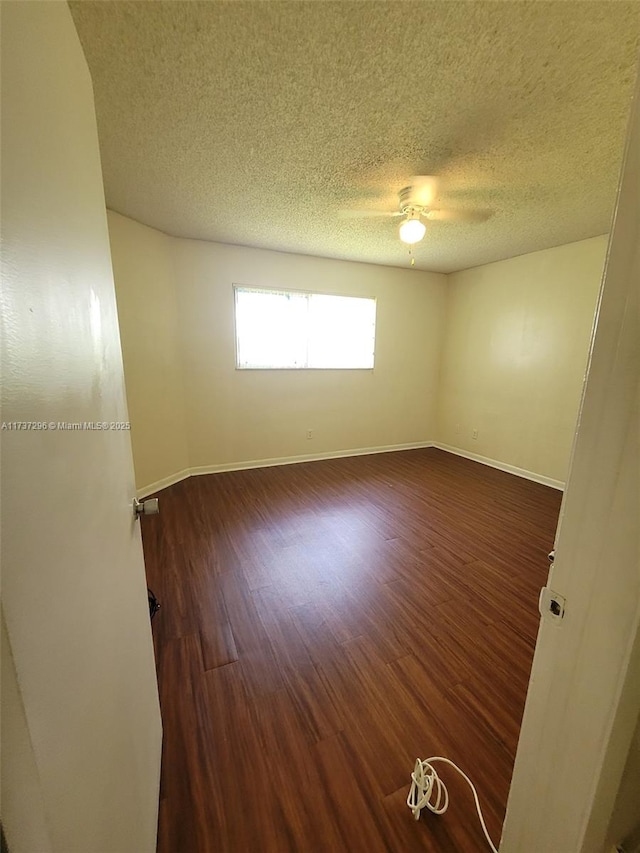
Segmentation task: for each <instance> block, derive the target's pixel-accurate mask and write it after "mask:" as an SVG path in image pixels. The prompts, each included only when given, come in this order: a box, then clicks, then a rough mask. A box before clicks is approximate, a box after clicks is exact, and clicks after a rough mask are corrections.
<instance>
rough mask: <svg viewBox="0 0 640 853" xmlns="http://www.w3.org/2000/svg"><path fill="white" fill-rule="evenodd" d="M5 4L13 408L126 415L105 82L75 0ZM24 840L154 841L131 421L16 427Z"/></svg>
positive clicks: (13, 812) (42, 416) (9, 759)
mask: <svg viewBox="0 0 640 853" xmlns="http://www.w3.org/2000/svg"><path fill="white" fill-rule="evenodd" d="M0 13H1V15H2V239H3V247H2V248H3V265H2V274H3V282H2V284H3V287H2V297H1V298H2V311H1V312H0V316H1V319H2V332H3V334H2V371H3V376H2V420H3V421H5V422H8V423H11V422H18V423H31V424H35V425H37V424H38V423H46V424H47V425H48V424H49V423H50V422H53V423H54V424H57V423H58V422H63V423H64V422H71V423H75V422H79V423H82V422H91V421H93V422H126V421H127V419H128V418H127V408H126V402H125V394H124V383H123V373H122V357H121V352H120V339H119V335H118V322H117V312H116V304H115V293H114V286H113V277H112V272H111V261H110V256H109V240H108V232H107V222H106V214H105V203H104V193H103V187H102V174H101V169H100V157H99V150H98V137H97V130H96V121H95V114H94V108H93V95H92V88H91V79H90V77H89V72H88V69H87V66H86V63H85V59H84V56H83V53H82V49H81V46H80V42H79V40H78V37H77V34H76V30H75V27H74V24H73V21H72V19H71V15H70V12H69V8H68V5H67V4H66V3H64V2H53V0H52V2H41V3H38V2H30V3H29V2H10V3H2V4H1V6H0ZM0 436H1V440H2V615H3V630H4V627H5V625H6V635H5V636H4V637H3V648H2V667H3V669H2V678H3V684H2V687H3V691H2V705H3V715H2V746H3V749H2V753H3V755H2V757H3V768H2V771H3V772H2V786H3V792H2V793H3V796H2V823H3V827H4V831H5V834H6V838H7V842H8V846H9V849H10V850H11V853H46V851H48V850H49V849H50V850H51V851H54V853H152V851H155V849H156V844H155V840H156V825H157V813H158V791H159V772H160V747H161V723H160V709H159V703H158V691H157V684H156V679H155V668H154V660H153V645H152V638H151V629H150V623H149V611H148V603H147V597H146V583H145V577H144V563H143V558H142V545H141V541H140V531H139V525H138V524H137V523H136V522H134V520H133V513H132V507H131V501H132V498H133V492H134V477H133V466H132V459H131V442H130V438H129V433H128V432H126V431H115V430H114V431H110V430H109V431H106V430H105V431H103V430H86V431H75V430H73V431H63V430H57V429H47V430H42V429H31V430H27V429H22V430H2V431H1V432H0Z"/></svg>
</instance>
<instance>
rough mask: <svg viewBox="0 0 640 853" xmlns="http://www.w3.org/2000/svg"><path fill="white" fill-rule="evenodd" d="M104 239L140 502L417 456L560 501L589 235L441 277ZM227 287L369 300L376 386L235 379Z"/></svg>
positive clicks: (593, 273)
mask: <svg viewBox="0 0 640 853" xmlns="http://www.w3.org/2000/svg"><path fill="white" fill-rule="evenodd" d="M109 229H110V238H111V248H112V256H113V266H114V275H115V280H116V290H117V295H118V311H119V317H120V324H121V333H122V340H123V352H124V362H125V373H126V381H127V396H128V400H129V410H130V416H131V422H132V439H133V447H134V456H135V463H136V482H137V487H138V489H139V490H140V491H141V492H148V491H149V489H150V488H156V487H160V486H162V485H166V484H168V483H169V482H171V481H172V480H174V479H177V478H179V477H180V476H181V475H183V474H184V472H186V471H187V470H193V469H196V470H217V469H223V468H229V467H242V466H243V465H247V466H249V465H252V464H256V463H264V462H265V461H267V462H268V461H269V460H290V459H296V458H304V457H310V458H313V457H316V456H323V455H332V454H338V453H341V452H344V453H348V452H351V451H353V452H357V451H359V450H362V449H367V448H389V447H402V446H406V445H420V444H428V443H429V442H431V441H436V443H438V444H439V445H440V446H443V447H445V448H450V449H455V450H456V451H457V452H461V453H463V454H466V455H470V456H476V457H478V458H480V459H486V460H489V461H493V462H495V463H496V464H498V465H499V466H501V467H505V468H507V469H513V470H515V471H518V472H521V473H524V474H525V475H526V474H529V475H531V476H534V477H536V478H539V479H542V480H543V481H547V482H550V483H551V484H553V485H556V486H562V484H563V482H564V479H565V476H566V469H567V466H568V461H569V454H570V450H571V445H572V441H573V434H574V430H575V421H576V415H577V410H578V403H579V399H580V394H581V390H582V382H583V376H584V372H585V368H586V360H587V352H588V346H589V339H590V334H591V328H592V324H593V317H594V312H595V307H596V301H597V296H598V291H599V286H600V279H601V275H602V269H603V264H604V257H605V252H606V246H607V238H606V236H601V237H595V238H592V239H590V240H584V241H581V242H578V243H572V244H568V245H566V246H560V247H557V248H553V249H547V250H544V251H541V252H534V253H532V254H529V255H523V256H520V257H517V258H512V259H509V260H506V261H499V262H497V263H494V264H488V265H486V266H483V267H478V268H475V269H471V270H466V271H464V272H460V273H454V274H451V275H449V276H444V275H438V274H432V273H424V272H420V271H416V270H410V269H406V270H403V269H396V268H390V267H380V266H374V265H367V264H358V263H350V262H346V261H336V260H329V259H323V258H311V257H307V256H302V255H287V254H282V253H278V252H271V251H266V250H261V249H250V248H245V247H240V246H226V245H222V244H216V243H207V242H203V241H197V240H184V239H176V238H172V237H168V236H166V235H164V234H162V233H160V232H158V231H156V230H154V229H152V228H148V227H147V226H144V225H140V224H138V223H136V222H134V221H133V220H131V219H128V218H127V217H124V216H120V215H119V214H116V213H111V212H110V213H109ZM233 284H245V285H257V286H266V287H282V288H293V289H302V290H316V291H319V292H328V293H345V294H351V295H356V296H357V295H361V296H375V297H376V298H377V301H378V317H377V321H378V324H377V342H376V366H375V370H374V371H373V372H371V371H323V370H320V371H294V370H289V371H287V370H280V371H254V370H251V371H241V370H236V369H235V361H234V358H235V340H234V326H233ZM309 429H311V430H313V438H312V439H311V440H309V439H307V437H306V436H307V431H308V430H309ZM474 429H476V430H477V431H478V437H477V439H474V438H473V437H472V436H473V430H474Z"/></svg>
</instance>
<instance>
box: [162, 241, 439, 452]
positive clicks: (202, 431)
mask: <svg viewBox="0 0 640 853" xmlns="http://www.w3.org/2000/svg"><path fill="white" fill-rule="evenodd" d="M175 268H176V276H177V282H178V288H179V299H180V306H181V319H182V339H181V340H182V350H183V354H184V366H185V389H186V397H187V423H188V431H189V452H190V460H191V465H192V466H194V467H198V466H208V465H219V464H231V463H238V462H245V461H248V460H262V459H273V458H280V457H291V456H298V455H303V454H320V453H330V452H336V451H342V450H357V449H360V448H370V447H382V446H389V445H398V444H408V443H420V442H426V441H428V440H429V439H430V438H431V436H432V435H433V431H434V428H435V400H436V392H437V381H438V371H439V357H440V347H441V340H442V327H443V322H442V321H443V315H444V301H445V276H444V275H441V274H436V273H424V272H419V271H415V270H409V269H407V270H401V269H393V268H389V267H380V266H373V265H369V264H357V263H348V262H345V261H335V260H328V259H321V258H311V257H306V256H302V255H288V254H281V253H277V252H269V251H262V250H259V249H247V248H241V247H236V246H223V245H219V244H213V243H205V242H199V241H195V240H177V241H176V242H175ZM234 283H235V284H247V285H257V286H265V287H284V288H294V289H302V290H311V291H316V292H327V293H338V294H341V293H342V294H348V295H352V296H372V297H376V298H377V330H376V361H375V369H374V370H373V371H368V370H313V371H311V370H300V371H296V370H275V371H254V370H245V371H239V370H236V369H235V361H234V359H235V342H234V341H235V339H234V321H233V287H232V286H233V284H234ZM308 429H312V430H313V432H314V438H313V439H312V440H307V438H306V433H307V430H308Z"/></svg>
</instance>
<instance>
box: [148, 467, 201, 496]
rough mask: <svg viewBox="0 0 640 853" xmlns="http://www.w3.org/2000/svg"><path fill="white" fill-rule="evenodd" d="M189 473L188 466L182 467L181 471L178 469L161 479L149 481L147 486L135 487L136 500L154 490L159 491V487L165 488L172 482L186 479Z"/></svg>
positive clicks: (150, 493) (151, 493)
mask: <svg viewBox="0 0 640 853" xmlns="http://www.w3.org/2000/svg"><path fill="white" fill-rule="evenodd" d="M190 475H191V469H190V468H184V469H183V470H182V471H178V472H177V473H176V474H170V475H169V476H168V477H163V478H162V480H156V482H155V483H149V485H148V486H143V487H142V488H141V489H136V495H137V497H138V500H141V499H142V498H146V497H148V496H149V495H153V494H154V493H155V492H159V491H160V490H161V489H166V488H168V487H169V486H173V484H174V483H179V482H180V480H186V479H187V477H189V476H190Z"/></svg>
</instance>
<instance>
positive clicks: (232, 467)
mask: <svg viewBox="0 0 640 853" xmlns="http://www.w3.org/2000/svg"><path fill="white" fill-rule="evenodd" d="M425 447H437V448H438V450H444V451H446V452H447V453H453V454H455V455H456V456H462V457H464V458H465V459H471V460H472V461H473V462H480V463H481V464H482V465H488V466H489V467H490V468H497V469H498V470H499V471H506V472H507V473H508V474H515V475H516V476H517V477H524V479H525V480H533V481H534V482H535V483H542V485H544V486H550V487H551V488H552V489H558V490H560V491H563V490H564V483H563V482H562V481H561V480H553V479H552V478H551V477H545V476H544V475H543V474H536V473H535V472H534V471H527V470H526V469H525V468H517V467H516V466H515V465H508V464H507V463H506V462H499V461H498V460H497V459H489V458H488V457H487V456H480V455H479V454H477V453H470V452H469V451H468V450H462V449H461V448H459V447H451V446H450V445H448V444H442V442H439V441H419V442H411V443H409V444H387V445H384V446H382V447H357V448H352V449H350V450H328V451H326V452H324V453H304V454H301V455H299V456H278V457H274V458H272V459H249V460H247V461H246V462H222V463H220V464H218V465H199V466H197V467H195V468H185V469H184V470H182V471H178V472H177V473H176V474H172V475H171V476H169V477H164V478H163V479H162V480H157V481H156V482H155V483H150V484H149V485H148V486H143V487H142V488H141V489H138V492H137V494H138V498H146V497H147V496H148V495H152V494H154V493H155V492H159V491H160V490H161V489H166V488H167V487H168V486H173V485H174V483H179V482H180V480H185V479H186V478H187V477H198V476H200V475H201V474H222V473H223V472H225V471H246V470H247V469H249V468H273V467H275V466H276V465H296V464H297V463H299V462H319V461H320V460H322V459H342V458H344V457H345V456H370V455H373V454H375V453H395V452H397V451H399V450H418V449H420V448H425Z"/></svg>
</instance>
